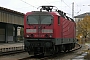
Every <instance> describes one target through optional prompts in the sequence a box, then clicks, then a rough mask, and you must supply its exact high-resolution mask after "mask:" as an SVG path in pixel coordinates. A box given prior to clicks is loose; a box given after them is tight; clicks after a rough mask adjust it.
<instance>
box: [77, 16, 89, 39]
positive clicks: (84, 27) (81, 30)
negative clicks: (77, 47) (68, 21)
mask: <svg viewBox="0 0 90 60" xmlns="http://www.w3.org/2000/svg"><path fill="white" fill-rule="evenodd" d="M77 30H78V35H79V34H82V35H83V38H87V36H90V16H89V15H86V16H85V17H84V18H83V20H80V21H79V22H78V23H77Z"/></svg>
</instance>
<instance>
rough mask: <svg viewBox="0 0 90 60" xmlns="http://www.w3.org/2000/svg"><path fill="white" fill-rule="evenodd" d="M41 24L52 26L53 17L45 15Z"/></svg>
mask: <svg viewBox="0 0 90 60" xmlns="http://www.w3.org/2000/svg"><path fill="white" fill-rule="evenodd" d="M40 20H41V24H51V23H52V16H48V15H46V16H45V15H44V16H41V19H40Z"/></svg>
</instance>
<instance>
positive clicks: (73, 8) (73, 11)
mask: <svg viewBox="0 0 90 60" xmlns="http://www.w3.org/2000/svg"><path fill="white" fill-rule="evenodd" d="M72 18H74V2H73V3H72Z"/></svg>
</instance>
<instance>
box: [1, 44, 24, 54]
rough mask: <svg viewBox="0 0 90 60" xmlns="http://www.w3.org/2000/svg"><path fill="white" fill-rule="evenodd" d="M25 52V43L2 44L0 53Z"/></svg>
mask: <svg viewBox="0 0 90 60" xmlns="http://www.w3.org/2000/svg"><path fill="white" fill-rule="evenodd" d="M16 50H24V43H0V52H9V51H16Z"/></svg>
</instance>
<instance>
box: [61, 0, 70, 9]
mask: <svg viewBox="0 0 90 60" xmlns="http://www.w3.org/2000/svg"><path fill="white" fill-rule="evenodd" d="M61 1H62V2H63V3H65V2H64V0H61ZM65 4H66V3H65ZM66 5H67V6H68V7H69V8H70V6H69V5H68V4H66Z"/></svg>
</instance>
